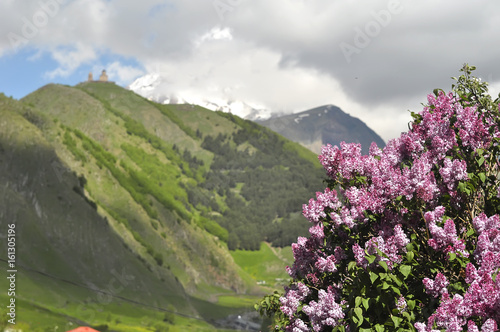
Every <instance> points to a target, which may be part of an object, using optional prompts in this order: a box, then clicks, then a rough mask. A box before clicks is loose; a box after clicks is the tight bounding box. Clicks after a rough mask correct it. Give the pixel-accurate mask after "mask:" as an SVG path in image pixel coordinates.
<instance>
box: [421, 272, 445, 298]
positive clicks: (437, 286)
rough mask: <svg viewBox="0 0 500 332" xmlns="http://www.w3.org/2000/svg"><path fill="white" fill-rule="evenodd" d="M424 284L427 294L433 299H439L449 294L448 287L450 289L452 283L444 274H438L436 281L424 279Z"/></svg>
mask: <svg viewBox="0 0 500 332" xmlns="http://www.w3.org/2000/svg"><path fill="white" fill-rule="evenodd" d="M423 283H424V286H425V291H426V293H427V294H429V295H431V296H432V297H438V296H440V295H443V294H448V289H447V288H446V287H448V285H449V284H450V283H449V282H448V279H446V277H445V276H444V275H443V274H442V273H438V274H437V275H436V279H434V280H432V279H429V278H424V280H423Z"/></svg>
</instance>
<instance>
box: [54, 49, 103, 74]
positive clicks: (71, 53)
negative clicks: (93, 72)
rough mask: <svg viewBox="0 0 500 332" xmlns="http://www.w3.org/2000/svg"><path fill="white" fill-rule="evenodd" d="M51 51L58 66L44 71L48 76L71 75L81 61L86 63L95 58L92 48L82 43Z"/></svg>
mask: <svg viewBox="0 0 500 332" xmlns="http://www.w3.org/2000/svg"><path fill="white" fill-rule="evenodd" d="M51 53H52V57H53V58H54V60H56V61H57V62H58V63H59V67H58V68H57V69H55V70H52V71H49V72H47V73H46V75H47V77H49V78H56V77H66V76H68V75H71V74H73V72H74V71H75V70H76V69H77V68H78V67H79V66H80V65H82V64H83V63H88V62H90V61H92V60H95V59H96V58H97V53H96V51H95V50H94V48H93V47H89V46H88V45H85V44H83V43H76V44H75V45H73V46H72V47H70V48H67V47H63V48H56V49H54V50H52V51H51Z"/></svg>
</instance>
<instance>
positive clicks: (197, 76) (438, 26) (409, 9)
mask: <svg viewBox="0 0 500 332" xmlns="http://www.w3.org/2000/svg"><path fill="white" fill-rule="evenodd" d="M42 1H62V0H42ZM220 2H223V3H225V4H227V6H229V7H227V6H226V7H225V8H226V9H228V10H226V11H225V12H224V14H223V15H222V16H221V13H220V11H219V12H218V11H217V8H216V7H215V6H214V3H216V2H214V1H211V0H209V1H199V0H168V1H167V0H145V1H135V0H65V1H62V3H61V6H60V8H59V9H58V11H57V13H56V14H55V15H53V16H50V19H49V21H48V22H47V24H46V25H45V26H44V27H41V28H40V29H39V31H38V33H37V34H36V36H33V38H29V40H28V42H29V44H28V45H29V47H33V48H38V49H41V50H43V51H44V52H49V53H51V54H52V57H53V58H54V59H55V60H56V61H57V62H58V64H59V66H58V68H57V69H55V70H52V71H50V72H49V73H48V75H49V77H54V78H55V77H58V76H59V77H62V76H67V75H69V74H70V73H72V72H74V71H75V70H76V69H78V68H79V67H80V66H81V65H82V64H89V63H92V62H98V63H101V62H102V61H101V60H100V56H101V55H103V54H104V55H112V54H117V55H119V56H121V57H124V58H130V59H134V60H135V61H134V62H136V63H138V64H139V65H142V66H144V68H147V69H148V70H149V71H151V72H153V71H155V69H158V68H159V69H160V71H162V72H164V73H165V74H166V75H165V76H166V78H165V80H164V81H165V82H164V83H163V84H164V86H165V89H167V90H169V91H172V92H175V91H181V90H182V91H192V92H193V93H195V92H196V93H198V94H213V95H214V97H217V98H219V97H221V96H231V97H233V98H240V99H243V98H245V99H246V100H245V101H247V102H251V103H259V104H264V105H266V106H268V107H270V108H272V109H273V110H288V111H296V110H302V109H305V108H308V107H314V106H318V105H321V104H325V103H332V104H336V105H338V106H340V107H342V108H343V109H344V110H345V111H347V112H349V113H350V114H351V115H353V116H358V117H360V118H361V119H362V120H364V121H365V122H367V123H368V124H369V125H370V126H371V127H372V128H373V129H375V130H376V131H377V132H379V133H380V135H381V136H383V137H384V138H385V139H387V138H388V137H393V135H394V134H389V133H396V132H398V131H399V129H396V128H400V127H402V128H406V122H408V121H407V120H405V119H406V116H407V113H408V112H407V109H408V108H411V109H412V110H416V111H418V110H420V108H421V107H420V105H419V104H418V103H417V102H414V101H416V100H419V101H422V100H424V101H425V96H426V94H427V93H429V92H431V91H432V90H433V89H434V88H436V87H441V88H443V89H445V90H448V89H449V88H450V86H451V83H452V82H451V80H450V79H449V77H450V76H456V75H457V74H458V69H459V68H460V66H461V65H462V64H463V63H464V62H469V63H471V64H474V65H476V66H477V67H478V69H479V70H478V75H479V76H482V77H483V78H487V77H492V78H493V79H496V82H497V83H498V82H499V78H500V67H498V65H497V62H498V58H500V46H498V45H497V44H498V43H495V42H494V41H495V40H497V39H498V37H497V36H498V31H500V2H496V1H486V0H479V1H477V2H472V1H468V0H455V1H452V0H444V1H441V2H435V1H430V0H422V1H411V2H406V1H405V2H403V1H401V2H400V7H401V8H402V10H400V11H397V13H396V12H394V11H393V12H391V15H390V18H388V19H387V20H388V21H387V22H388V23H387V24H385V23H384V24H382V23H380V15H383V14H384V13H386V12H387V11H389V12H390V3H391V1H390V0H373V1H370V2H364V3H360V2H358V1H348V0H346V1H331V0H273V1H269V0H253V1H248V0H241V1H229V0H220ZM220 2H217V3H220ZM392 2H394V1H392ZM0 6H2V10H0V21H1V22H2V28H3V31H6V32H15V33H17V34H19V35H21V34H22V28H23V24H24V23H23V18H24V17H26V18H27V19H28V20H29V19H31V18H32V17H33V15H34V13H36V12H37V11H39V10H40V4H39V0H24V1H22V2H21V1H11V0H9V1H2V3H1V5H0ZM4 9H5V10H4ZM377 17H378V19H377ZM377 22H379V25H380V26H379V29H378V30H372V34H371V35H370V36H368V37H369V42H367V45H366V46H364V47H358V49H359V52H358V53H355V54H353V56H352V61H351V62H350V63H347V61H346V58H345V56H344V54H343V53H342V50H341V49H340V47H339V45H340V44H341V43H342V42H344V43H349V44H352V45H354V42H355V38H356V34H357V33H359V31H365V33H366V31H367V30H366V29H368V28H369V27H372V28H373V27H374V26H375V25H376V24H377ZM373 31H375V32H376V33H373ZM358 38H360V37H359V36H358ZM7 52H12V50H11V48H10V44H9V40H8V39H7V37H6V34H3V36H0V56H1V55H2V54H5V53H7ZM110 63H111V64H112V63H113V60H111V62H110ZM111 64H108V71H110V70H115V71H116V73H115V72H113V75H116V77H117V79H116V80H119V81H123V82H125V81H126V80H127V79H128V78H129V77H130V78H131V77H135V75H137V74H138V73H139V72H140V71H141V69H140V68H139V69H137V68H132V67H128V66H127V65H123V62H121V63H117V64H115V65H114V67H109V66H111ZM110 68H112V69H110ZM128 83H130V82H128ZM174 90H175V91H174ZM415 108H417V109H415ZM403 120H404V123H402V124H401V123H400V121H403ZM403 130H404V129H403Z"/></svg>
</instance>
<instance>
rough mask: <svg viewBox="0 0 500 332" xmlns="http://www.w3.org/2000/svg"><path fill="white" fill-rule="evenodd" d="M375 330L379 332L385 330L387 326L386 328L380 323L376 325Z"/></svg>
mask: <svg viewBox="0 0 500 332" xmlns="http://www.w3.org/2000/svg"><path fill="white" fill-rule="evenodd" d="M375 331H377V332H384V331H385V328H384V326H382V325H380V324H377V325H375Z"/></svg>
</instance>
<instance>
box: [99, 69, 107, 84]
mask: <svg viewBox="0 0 500 332" xmlns="http://www.w3.org/2000/svg"><path fill="white" fill-rule="evenodd" d="M99 81H101V82H107V81H108V75H107V74H106V70H105V69H103V70H102V74H101V77H99Z"/></svg>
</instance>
